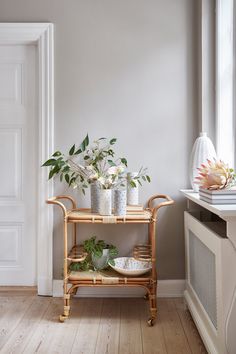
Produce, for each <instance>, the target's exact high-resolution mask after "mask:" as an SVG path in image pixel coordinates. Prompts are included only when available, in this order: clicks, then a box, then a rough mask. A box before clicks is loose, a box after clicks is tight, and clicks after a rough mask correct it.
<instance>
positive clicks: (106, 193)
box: [99, 189, 112, 215]
mask: <svg viewBox="0 0 236 354" xmlns="http://www.w3.org/2000/svg"><path fill="white" fill-rule="evenodd" d="M111 212H112V190H111V189H100V190H99V214H100V215H111Z"/></svg>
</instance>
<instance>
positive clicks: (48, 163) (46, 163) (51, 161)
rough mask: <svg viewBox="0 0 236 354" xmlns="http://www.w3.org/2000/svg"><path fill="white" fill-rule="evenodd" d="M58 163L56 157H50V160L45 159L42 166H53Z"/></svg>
mask: <svg viewBox="0 0 236 354" xmlns="http://www.w3.org/2000/svg"><path fill="white" fill-rule="evenodd" d="M56 163H57V160H56V159H49V160H47V161H45V162H44V164H43V165H42V166H52V165H55V164H56Z"/></svg>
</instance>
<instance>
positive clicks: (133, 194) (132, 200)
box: [127, 172, 139, 205]
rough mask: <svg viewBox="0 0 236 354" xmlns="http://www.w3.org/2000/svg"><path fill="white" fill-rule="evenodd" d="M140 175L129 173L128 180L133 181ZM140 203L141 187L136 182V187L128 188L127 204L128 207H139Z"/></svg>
mask: <svg viewBox="0 0 236 354" xmlns="http://www.w3.org/2000/svg"><path fill="white" fill-rule="evenodd" d="M137 175H138V172H129V173H127V179H128V180H130V179H133V178H134V177H136V176H137ZM138 203H139V187H138V182H136V187H131V186H130V185H128V186H127V204H128V205H137V204H138Z"/></svg>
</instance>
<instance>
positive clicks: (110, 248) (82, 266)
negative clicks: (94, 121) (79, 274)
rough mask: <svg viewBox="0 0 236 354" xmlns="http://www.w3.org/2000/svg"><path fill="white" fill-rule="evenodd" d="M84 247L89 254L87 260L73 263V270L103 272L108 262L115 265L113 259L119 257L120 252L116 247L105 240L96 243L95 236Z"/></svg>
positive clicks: (71, 266)
mask: <svg viewBox="0 0 236 354" xmlns="http://www.w3.org/2000/svg"><path fill="white" fill-rule="evenodd" d="M83 247H84V250H85V251H86V253H87V257H86V259H85V260H84V261H83V262H79V263H71V265H70V269H71V270H89V269H91V268H93V269H95V270H101V269H104V268H106V267H107V266H108V262H109V263H110V264H112V265H113V264H115V263H114V260H113V259H114V258H115V257H116V256H117V255H118V250H117V248H116V247H115V246H114V245H112V244H108V243H106V242H105V241H104V240H98V241H96V236H93V237H91V238H90V239H88V240H85V241H84V243H83Z"/></svg>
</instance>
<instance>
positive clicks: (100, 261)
mask: <svg viewBox="0 0 236 354" xmlns="http://www.w3.org/2000/svg"><path fill="white" fill-rule="evenodd" d="M108 260H109V249H108V248H105V249H104V250H103V252H102V256H101V257H99V258H98V257H96V256H95V255H94V254H92V262H93V266H94V269H95V270H100V269H104V268H106V267H107V262H108Z"/></svg>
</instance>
